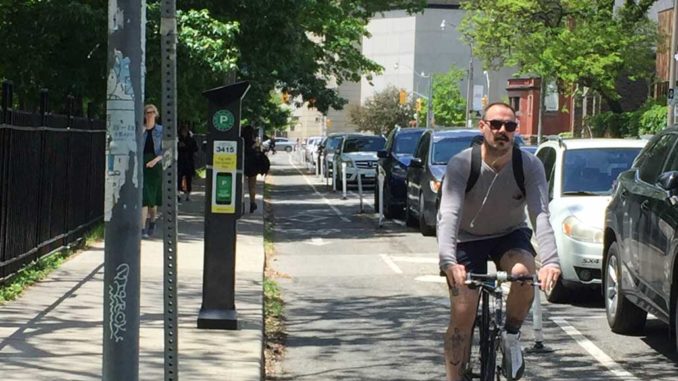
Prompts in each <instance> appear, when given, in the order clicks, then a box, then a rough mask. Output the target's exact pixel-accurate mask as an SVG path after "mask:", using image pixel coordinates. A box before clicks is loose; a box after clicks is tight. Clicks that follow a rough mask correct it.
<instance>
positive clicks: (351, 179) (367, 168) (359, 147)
mask: <svg viewBox="0 0 678 381" xmlns="http://www.w3.org/2000/svg"><path fill="white" fill-rule="evenodd" d="M385 143H386V139H385V138H384V137H383V136H377V135H359V134H350V135H346V136H345V137H344V140H343V141H342V142H341V145H340V147H339V148H338V149H337V151H336V152H335V156H334V158H335V159H337V158H338V159H337V160H338V161H337V173H336V175H335V176H334V177H333V181H336V182H337V184H341V181H342V180H341V179H342V176H343V175H342V172H341V163H342V162H344V163H346V182H347V183H357V182H358V175H360V176H361V182H362V183H363V184H370V183H372V184H373V183H374V181H375V177H376V168H377V151H379V150H381V149H383V148H384V144H385ZM337 188H338V187H337Z"/></svg>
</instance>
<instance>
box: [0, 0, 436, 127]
mask: <svg viewBox="0 0 678 381" xmlns="http://www.w3.org/2000/svg"><path fill="white" fill-rule="evenodd" d="M147 3H148V12H147V18H148V25H147V49H146V67H147V77H146V86H147V87H146V98H147V100H148V101H154V100H155V101H157V99H159V98H160V56H159V53H160V41H159V20H160V16H159V3H160V2H159V0H148V1H147ZM177 3H178V4H177V6H178V10H179V12H178V19H177V22H178V25H179V46H178V48H177V49H178V50H177V51H178V73H177V74H178V76H177V79H178V96H179V99H178V109H179V119H180V120H184V121H194V122H200V121H202V120H204V118H205V113H206V109H205V101H204V100H203V99H202V95H201V92H202V91H203V90H206V89H209V88H212V87H216V86H220V85H223V84H225V83H226V82H227V78H229V77H232V76H231V74H233V73H235V77H236V78H237V79H238V80H249V81H250V82H251V84H252V88H251V89H250V91H249V92H248V94H247V96H246V97H245V99H244V104H243V117H245V118H247V119H249V120H251V121H258V122H259V123H260V124H263V125H264V126H265V127H267V128H271V129H273V128H279V127H281V126H284V125H285V124H286V123H287V113H288V111H286V110H285V109H284V108H281V107H280V105H279V102H276V99H277V97H275V96H272V94H271V92H279V91H281V90H285V91H286V92H288V93H289V94H290V95H291V96H292V97H291V98H292V99H295V98H296V99H301V100H302V101H303V102H306V101H308V102H309V103H310V104H311V105H312V106H313V107H315V108H316V109H317V110H318V111H320V112H323V113H324V112H326V111H327V110H328V109H329V108H335V109H340V108H341V107H343V105H344V104H345V100H344V99H342V98H341V97H340V96H339V95H338V94H337V92H336V91H335V90H334V89H332V88H329V87H328V84H330V83H337V84H341V83H342V82H344V81H357V80H359V79H360V78H361V77H368V78H369V77H370V76H371V75H372V74H373V73H378V72H379V71H380V70H381V67H380V66H379V65H378V64H376V63H375V62H373V61H371V60H369V59H367V58H366V57H364V56H363V55H362V53H361V50H360V43H361V41H362V38H363V37H364V36H367V35H368V32H367V23H368V21H369V20H370V18H371V17H372V16H374V15H375V14H376V13H378V12H382V11H386V10H391V9H404V10H407V11H408V12H417V11H420V10H422V9H423V7H424V6H425V5H426V1H425V0H342V1H327V0H321V1H318V0H281V1H269V0H182V1H178V2H177ZM0 7H2V9H3V12H2V13H1V14H0V35H2V36H3V38H2V39H0V49H1V50H2V51H3V52H5V53H4V54H3V55H1V56H0V77H1V78H7V79H11V80H13V81H14V82H15V84H16V89H17V95H18V99H19V100H20V101H22V102H24V103H26V104H30V103H31V100H30V99H31V97H35V98H37V90H38V89H39V88H41V87H48V88H50V90H51V93H52V97H53V99H54V100H55V101H54V103H55V104H56V103H57V101H56V100H57V99H62V98H63V96H64V95H65V94H68V93H71V94H75V95H82V96H83V97H84V98H86V99H87V100H93V101H95V102H96V103H98V104H100V105H103V101H104V100H105V86H106V85H105V84H106V81H105V78H106V77H105V73H106V51H107V49H106V44H107V34H106V25H107V11H108V1H107V0H41V1H37V0H0ZM26 41H31V44H27V43H26ZM158 103H159V102H158Z"/></svg>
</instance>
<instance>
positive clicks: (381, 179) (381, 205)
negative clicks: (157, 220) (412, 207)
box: [377, 166, 384, 227]
mask: <svg viewBox="0 0 678 381" xmlns="http://www.w3.org/2000/svg"><path fill="white" fill-rule="evenodd" d="M377 181H378V182H379V210H378V212H379V227H382V226H384V169H383V168H382V167H381V166H379V174H378V175H377Z"/></svg>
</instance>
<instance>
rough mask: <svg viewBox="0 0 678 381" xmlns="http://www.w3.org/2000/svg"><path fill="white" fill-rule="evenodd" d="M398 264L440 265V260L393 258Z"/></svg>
mask: <svg viewBox="0 0 678 381" xmlns="http://www.w3.org/2000/svg"><path fill="white" fill-rule="evenodd" d="M391 259H393V260H394V261H396V262H409V263H433V264H436V263H438V258H421V257H391Z"/></svg>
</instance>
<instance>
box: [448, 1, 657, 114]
mask: <svg viewBox="0 0 678 381" xmlns="http://www.w3.org/2000/svg"><path fill="white" fill-rule="evenodd" d="M654 2H655V1H652V0H650V1H648V0H639V1H634V0H626V1H625V2H624V5H623V7H622V8H621V9H620V10H619V11H618V12H614V10H613V7H614V3H615V2H614V1H612V0H569V1H556V0H474V1H470V0H469V1H464V2H463V7H464V9H466V10H467V13H466V15H465V17H464V20H463V22H462V25H461V26H460V30H461V31H462V33H463V35H464V36H465V39H466V40H467V41H468V42H469V43H470V44H471V45H472V47H473V54H474V56H475V57H477V58H479V59H481V60H482V62H483V63H484V65H485V68H489V69H497V68H500V67H503V66H508V67H516V68H518V70H519V73H520V74H530V75H537V76H539V77H542V79H544V80H545V81H550V80H556V81H558V82H559V84H560V85H561V86H560V87H561V88H565V89H566V90H567V91H568V92H570V93H572V92H573V91H574V90H575V88H576V86H580V87H589V88H591V89H593V90H595V91H596V92H598V93H599V94H600V95H601V96H602V97H603V99H604V100H605V101H606V102H607V104H608V106H609V108H610V110H612V111H614V112H622V111H623V110H622V108H621V104H620V103H619V98H620V94H619V91H618V90H617V80H618V79H620V78H622V77H629V78H631V79H641V78H642V79H649V78H650V77H651V75H652V70H651V68H652V67H653V64H654V54H653V51H652V49H653V48H654V47H656V46H657V42H658V38H657V33H656V26H655V25H654V24H653V23H652V22H651V21H650V20H648V18H647V16H646V13H647V10H648V8H649V7H650V6H651V5H652V4H653V3H654Z"/></svg>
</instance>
